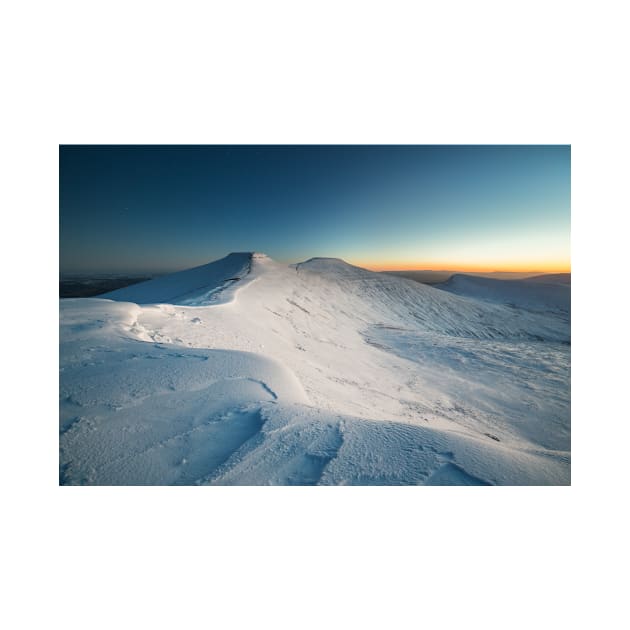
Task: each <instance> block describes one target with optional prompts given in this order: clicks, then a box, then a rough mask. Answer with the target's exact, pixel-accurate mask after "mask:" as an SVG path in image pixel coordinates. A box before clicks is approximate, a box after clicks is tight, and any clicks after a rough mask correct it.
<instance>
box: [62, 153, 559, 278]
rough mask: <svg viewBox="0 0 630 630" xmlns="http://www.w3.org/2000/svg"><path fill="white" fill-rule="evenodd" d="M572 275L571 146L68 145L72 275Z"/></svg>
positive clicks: (65, 234) (65, 257) (66, 262)
mask: <svg viewBox="0 0 630 630" xmlns="http://www.w3.org/2000/svg"><path fill="white" fill-rule="evenodd" d="M231 251H262V252H265V253H267V254H268V255H270V256H271V257H272V258H275V259H277V260H280V261H287V262H297V261H300V260H304V259H307V258H310V257H312V256H335V257H339V258H344V259H345V260H347V261H348V262H352V263H354V264H360V265H362V266H367V267H370V268H373V269H384V268H390V269H394V268H398V269H414V268H416V269H464V270H475V269H477V270H524V269H527V270H541V271H563V270H568V269H569V267H570V147H568V146H451V145H445V146H406V145H405V146H383V145H378V146H369V145H356V146H342V145H340V146H337V145H333V146H319V145H316V146H299V145H298V146H245V145H237V146H182V147H179V146H139V147H136V146H97V145H94V146H62V147H60V266H61V271H62V272H64V273H94V272H98V273H107V272H112V273H136V272H164V271H171V270H176V269H183V268H186V267H190V266H194V265H198V264H203V263H206V262H209V261H211V260H214V259H216V258H220V257H222V256H224V255H226V254H227V253H229V252H231Z"/></svg>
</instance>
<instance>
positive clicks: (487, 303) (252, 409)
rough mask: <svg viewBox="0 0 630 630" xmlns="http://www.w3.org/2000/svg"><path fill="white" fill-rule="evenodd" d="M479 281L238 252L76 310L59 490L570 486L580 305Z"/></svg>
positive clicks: (546, 289) (70, 315)
mask: <svg viewBox="0 0 630 630" xmlns="http://www.w3.org/2000/svg"><path fill="white" fill-rule="evenodd" d="M465 278H466V279H467V281H466V282H465V283H463V282H462V281H461V280H460V279H458V278H457V277H456V278H454V279H451V280H455V281H454V282H449V283H446V286H443V287H442V288H435V287H431V286H427V285H423V284H420V283H418V282H415V281H413V280H407V279H405V278H400V277H397V276H393V275H388V274H379V273H374V272H370V271H367V270H365V269H361V268H359V267H354V266H352V265H349V264H347V263H345V262H344V261H342V260H339V259H331V258H313V259H310V260H308V261H305V262H303V263H299V264H297V265H283V264H279V263H277V262H275V261H273V260H272V259H270V258H268V257H267V256H265V255H264V254H252V253H238V254H230V255H229V256H227V257H226V258H223V259H221V260H219V261H215V262H214V263H210V264H208V265H203V266H201V267H196V268H194V269H191V270H187V271H182V272H179V273H176V274H171V275H169V276H164V277H161V278H157V279H155V280H151V281H148V282H144V283H140V284H137V285H132V286H130V287H126V288H124V289H120V290H117V291H113V292H111V293H109V294H107V295H105V296H101V298H100V299H99V298H86V299H71V300H61V302H60V322H61V350H60V370H61V376H60V482H61V483H63V484H128V485H135V484H200V485H203V484H256V485H258V484H284V485H290V484H322V485H346V484H347V485H353V484H354V485H356V484H427V485H452V484H455V485H488V484H568V483H570V394H569V392H570V322H569V315H570V301H568V300H567V296H569V293H568V291H570V289H568V287H566V286H562V285H559V284H557V285H554V286H551V288H550V285H549V284H547V283H544V282H543V283H538V282H529V283H528V282H526V281H503V280H493V279H480V278H474V277H470V276H466V277H465ZM486 280H487V282H486ZM497 283H498V284H497ZM519 286H522V287H523V290H522V292H519ZM569 299H570V296H569Z"/></svg>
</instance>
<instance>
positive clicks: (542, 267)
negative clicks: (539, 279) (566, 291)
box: [352, 261, 571, 273]
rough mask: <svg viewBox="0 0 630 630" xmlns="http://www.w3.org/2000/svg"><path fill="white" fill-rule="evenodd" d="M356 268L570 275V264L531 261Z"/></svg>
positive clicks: (374, 264)
mask: <svg viewBox="0 0 630 630" xmlns="http://www.w3.org/2000/svg"><path fill="white" fill-rule="evenodd" d="M352 264H354V265H357V266H358V267H363V268H365V269H369V270H370V271H465V272H475V271H476V272H479V273H492V272H529V271H532V272H536V273H571V264H570V263H567V262H566V261H547V262H543V261H538V262H536V261H532V262H512V263H507V262H505V263H500V262H497V263H492V262H488V263H462V262H445V261H420V262H417V261H414V262H412V261H404V262H394V261H391V262H388V261H384V262H371V261H370V262H367V261H365V262H361V261H359V262H353V263H352Z"/></svg>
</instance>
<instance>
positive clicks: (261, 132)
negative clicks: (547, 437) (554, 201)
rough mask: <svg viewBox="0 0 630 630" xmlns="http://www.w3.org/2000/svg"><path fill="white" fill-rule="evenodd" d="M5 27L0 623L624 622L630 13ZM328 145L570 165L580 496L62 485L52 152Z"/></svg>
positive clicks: (351, 6)
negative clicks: (555, 153) (530, 147)
mask: <svg viewBox="0 0 630 630" xmlns="http://www.w3.org/2000/svg"><path fill="white" fill-rule="evenodd" d="M584 6H585V7H586V6H587V5H584ZM7 7H8V8H7ZM7 7H5V8H4V9H3V13H4V16H3V19H2V24H3V26H2V29H3V38H2V44H1V45H2V47H3V52H4V57H3V58H4V59H5V61H6V62H7V70H6V75H5V84H4V88H5V90H4V93H5V102H4V105H5V106H6V110H5V114H4V116H3V126H4V127H5V128H7V129H6V135H5V138H6V140H5V144H4V147H3V174H4V175H5V177H6V180H5V182H6V184H5V186H4V191H3V197H4V203H3V219H4V226H5V229H4V230H3V235H4V239H3V245H4V247H3V254H2V255H3V269H4V271H5V274H4V275H5V277H6V286H5V292H4V293H5V297H6V302H3V311H4V313H3V329H4V330H5V333H6V341H7V343H8V345H9V354H8V357H6V358H5V366H6V367H7V372H8V375H7V378H8V383H7V390H6V395H7V400H8V404H7V405H6V409H7V411H6V415H5V414H3V416H4V425H5V427H8V428H7V431H8V435H5V436H4V440H3V443H4V445H5V452H6V457H5V458H4V460H3V472H4V476H3V478H4V480H5V485H6V486H7V487H8V493H7V499H6V501H5V511H4V512H5V517H4V520H5V525H6V530H7V531H5V534H4V537H3V538H4V543H5V547H7V549H8V551H7V554H6V559H5V563H4V566H5V573H6V577H7V581H8V584H7V587H6V591H5V595H6V600H7V602H8V604H7V606H6V609H5V612H4V616H6V617H8V621H9V623H8V624H6V627H16V626H18V627H48V626H50V625H57V624H59V625H61V626H62V627H64V628H67V629H74V628H85V627H89V628H91V629H98V628H107V629H108V630H109V629H110V628H112V627H116V628H138V627H146V628H167V627H168V628H174V627H186V626H191V625H192V624H195V625H197V624H204V625H206V624H207V625H210V626H211V627H217V628H222V629H223V628H232V627H234V628H236V627H238V628H243V627H256V628H259V627H264V628H267V627H269V628H274V629H278V628H296V627H300V628H315V627H317V628H322V627H330V628H337V627H341V628H346V627H350V628H383V627H392V628H399V627H411V626H413V627H417V626H428V627H447V628H455V627H458V628H460V627H465V628H505V627H510V628H527V629H528V630H529V629H530V628H532V627H536V628H548V627H568V626H570V625H572V624H576V623H577V622H578V621H579V622H582V624H587V625H595V624H597V625H598V626H599V627H616V626H618V625H619V622H620V619H622V618H623V617H626V615H625V614H623V611H622V610H621V606H620V601H621V600H620V596H621V590H620V589H621V587H622V585H623V580H622V579H621V578H617V577H616V575H617V574H616V572H615V564H616V559H617V561H618V562H619V563H620V565H621V567H623V566H625V565H624V563H625V561H627V555H628V554H627V549H628V546H627V544H626V543H625V533H626V532H625V528H627V526H628V520H627V517H626V516H625V515H623V513H622V511H621V510H622V508H623V506H624V501H623V496H624V495H621V494H619V495H618V494H617V492H616V491H617V489H619V492H620V493H621V492H623V490H625V484H624V485H623V486H622V485H621V483H622V482H623V481H625V469H624V467H622V465H620V464H618V463H617V462H623V459H624V450H623V449H624V447H625V444H626V437H627V429H626V420H625V416H626V415H627V412H626V411H625V409H626V406H627V405H626V404H624V401H622V400H621V398H620V393H621V392H624V390H625V387H624V386H625V384H626V383H625V381H626V380H627V377H626V374H627V369H626V367H625V362H623V361H622V360H623V358H624V357H625V354H626V352H625V350H624V346H625V345H626V344H627V342H626V341H625V329H626V322H625V319H626V317H625V313H626V311H625V310H622V309H621V308H620V303H619V296H623V295H625V292H626V288H625V275H624V274H625V272H624V271H623V269H624V267H623V265H622V262H621V259H620V255H621V253H622V252H624V251H625V250H626V249H627V246H626V245H625V240H626V239H627V234H628V232H627V231H626V230H625V229H624V228H623V227H622V226H620V225H619V224H618V223H617V219H616V218H615V214H614V213H615V212H618V211H619V210H621V209H622V208H623V207H624V205H623V200H625V198H626V197H627V194H626V195H624V194H623V193H625V190H623V188H622V185H623V183H625V181H627V170H628V167H627V160H624V159H623V158H624V152H625V151H626V150H627V149H626V147H627V146H628V145H627V139H628V138H627V131H625V129H627V118H626V114H625V112H627V110H628V102H627V98H626V97H625V96H624V93H623V87H624V84H625V83H626V81H624V77H625V75H626V69H625V68H624V67H622V63H621V60H623V59H627V58H628V50H627V44H626V42H627V33H626V32H625V27H624V25H625V24H626V21H625V20H623V19H622V17H621V15H620V7H621V3H614V2H601V3H599V4H598V5H597V6H595V5H591V6H589V8H588V10H586V8H585V9H584V10H583V9H581V8H580V4H579V3H569V2H552V1H547V2H544V3H543V2H537V1H534V2H529V3H527V4H521V3H505V2H484V1H481V2H476V3H469V2H442V3H431V4H429V3H411V2H409V3H406V2H397V1H391V2H388V3H376V2H342V1H339V0H338V1H336V2H334V3H333V2H320V3H317V4H311V3H296V2H274V1H269V2H264V3H263V2H238V1H236V2H231V3H202V2H188V1H185V2H182V3H179V4H177V5H176V4H173V3H166V2H162V1H157V2H129V1H127V2H124V3H123V2H120V1H113V2H109V3H107V4H104V3H103V4H97V3H93V4H89V5H88V4H87V3H85V2H63V1H62V2H57V3H44V2H31V3H28V4H27V3H12V4H10V5H7ZM328 142H333V143H423V144H430V143H438V144H440V143H442V144H448V143H553V144H572V159H573V170H572V179H573V212H572V232H573V235H572V242H573V260H572V266H573V272H574V309H573V310H574V326H573V327H574V331H575V334H574V340H575V341H574V342H575V347H574V351H573V376H574V377H573V437H574V439H573V447H574V448H573V451H574V456H575V461H574V465H573V483H574V487H572V488H546V489H541V488H523V489H515V488H499V489H485V490H484V489H475V490H471V489H462V488H455V489H445V488H440V489H425V488H422V489H415V488H405V489H400V488H380V489H379V488H376V489H366V488H358V489H347V488H336V489H318V488H314V489H304V488H302V489H291V488H277V489H251V488H238V489H232V488H214V489H191V488H185V489H169V488H150V489H147V488H144V489H136V488H124V489H112V488H83V489H81V488H79V489H73V488H58V487H57V455H56V451H57V448H56V445H57V430H56V424H57V418H56V404H57V403H56V397H57V380H56V374H57V367H58V358H57V299H56V280H57V278H56V258H57V254H58V245H57V243H58V225H57V216H58V215H57V190H58V189H57V183H58V182H57V145H58V144H59V143H328ZM624 494H625V493H624ZM622 533H623V534H624V538H622V537H621V534H622Z"/></svg>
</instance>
